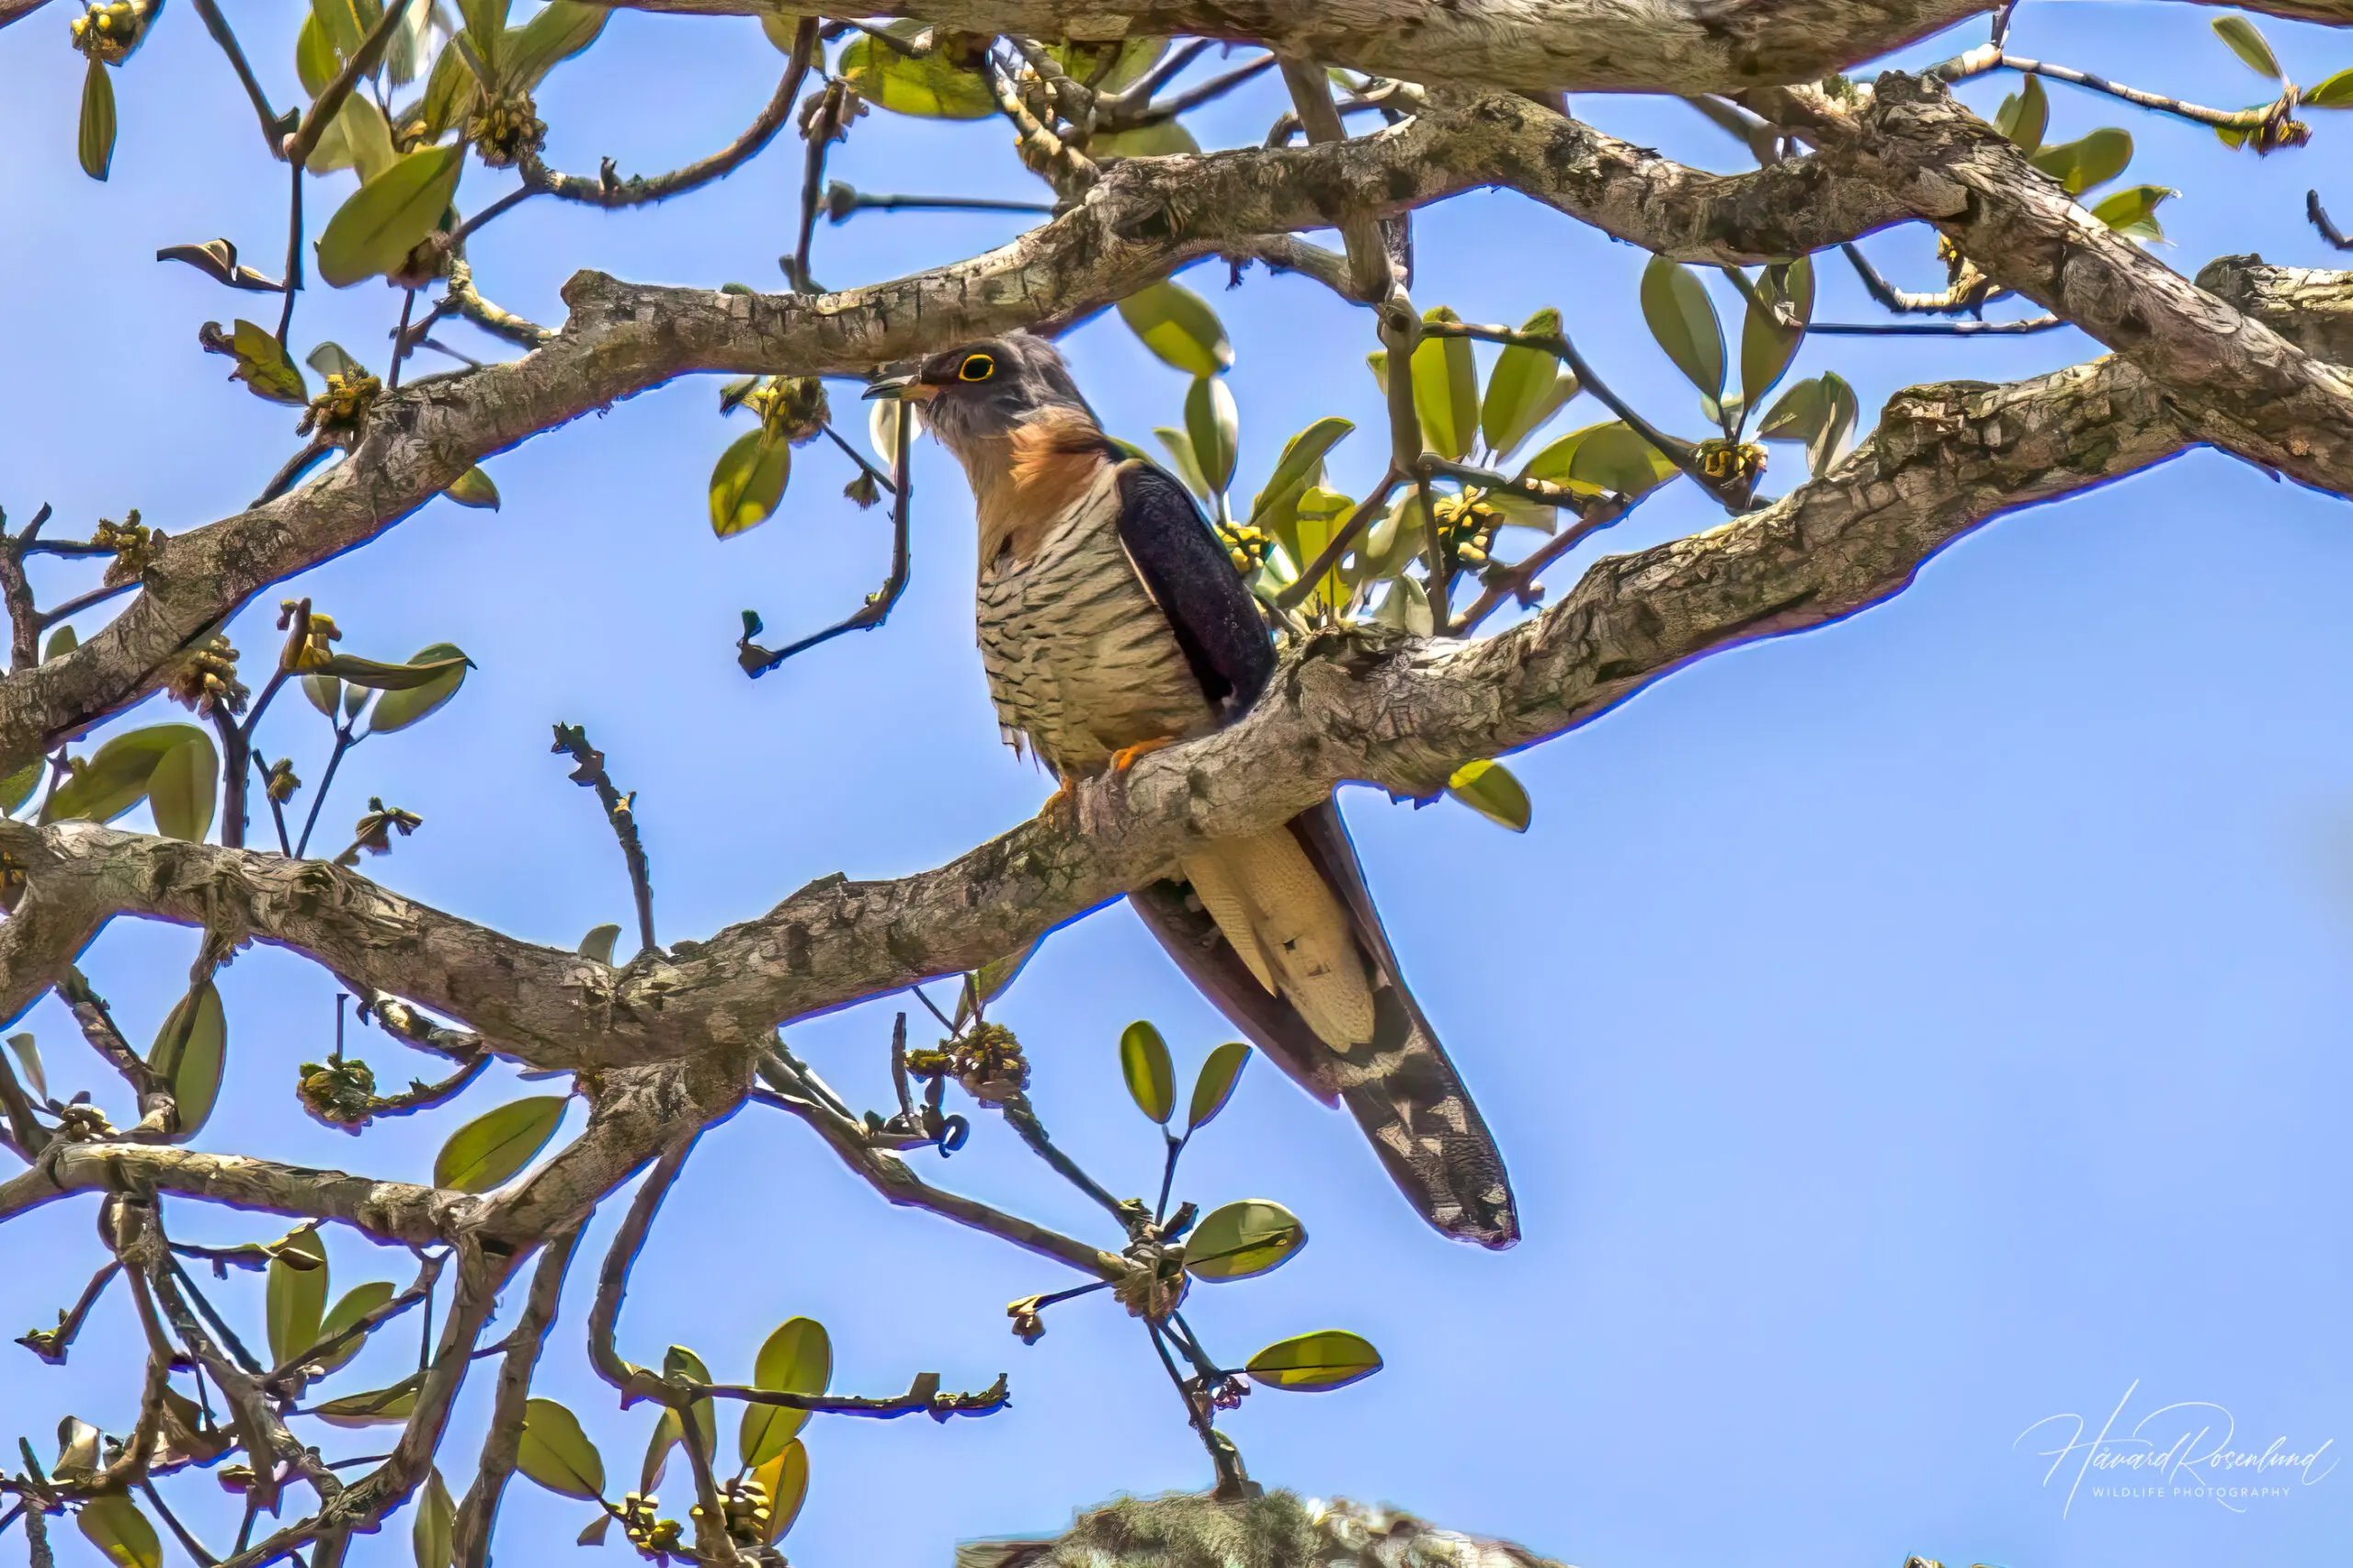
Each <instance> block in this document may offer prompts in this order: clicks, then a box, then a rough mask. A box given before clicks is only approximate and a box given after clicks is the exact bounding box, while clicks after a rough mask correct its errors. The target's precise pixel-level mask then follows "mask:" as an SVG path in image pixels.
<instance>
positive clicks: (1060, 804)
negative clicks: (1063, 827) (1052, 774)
mask: <svg viewBox="0 0 2353 1568" xmlns="http://www.w3.org/2000/svg"><path fill="white" fill-rule="evenodd" d="M1073 788H1074V786H1073V784H1072V781H1071V780H1070V779H1068V778H1065V779H1063V780H1062V781H1061V782H1060V783H1058V784H1056V785H1055V786H1054V792H1053V793H1052V794H1051V795H1049V796H1047V797H1046V803H1045V804H1044V805H1042V806H1040V807H1039V808H1038V815H1039V816H1040V817H1041V818H1042V817H1050V816H1052V815H1053V814H1054V813H1055V812H1058V811H1059V812H1074V811H1076V810H1077V809H1078V801H1077V798H1076V797H1075V796H1074V794H1073V793H1072V790H1073Z"/></svg>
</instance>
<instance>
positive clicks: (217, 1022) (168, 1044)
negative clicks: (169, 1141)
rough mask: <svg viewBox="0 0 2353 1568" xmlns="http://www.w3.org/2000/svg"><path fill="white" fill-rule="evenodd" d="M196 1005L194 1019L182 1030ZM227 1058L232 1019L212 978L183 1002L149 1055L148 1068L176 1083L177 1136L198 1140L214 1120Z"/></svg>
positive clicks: (157, 1035) (167, 1020)
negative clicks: (208, 1124)
mask: <svg viewBox="0 0 2353 1568" xmlns="http://www.w3.org/2000/svg"><path fill="white" fill-rule="evenodd" d="M191 1006H193V1008H194V1014H193V1020H192V1021H190V1022H188V1023H187V1024H186V1025H185V1028H183V1023H182V1020H183V1019H185V1018H188V1017H190V1014H189V1009H190V1007H191ZM228 1054H229V1021H228V1018H227V1017H225V1016H224V1015H223V1014H222V1011H221V993H220V992H219V990H217V989H216V988H215V987H214V986H213V984H212V983H211V982H210V981H209V980H208V981H206V982H205V983H203V984H202V985H200V986H199V987H198V988H197V989H196V991H195V992H194V993H193V994H191V995H188V996H183V997H181V998H180V999H179V1002H178V1003H177V1004H176V1006H174V1007H173V1008H172V1010H171V1012H170V1013H169V1014H168V1015H167V1016H166V1017H165V1019H164V1027H163V1028H160V1029H157V1030H156V1031H155V1043H154V1044H153V1045H152V1046H150V1047H149V1048H148V1051H147V1064H148V1065H149V1066H151V1067H153V1068H154V1069H155V1070H156V1071H157V1072H159V1073H161V1074H164V1076H165V1077H166V1078H168V1079H169V1080H170V1081H171V1085H172V1099H173V1102H174V1103H175V1104H176V1106H177V1108H178V1110H179V1131H178V1133H177V1134H176V1136H178V1137H180V1138H193V1137H195V1136H196V1135H197V1134H198V1133H199V1132H201V1131H203V1130H204V1124H205V1122H207V1121H208V1120H210V1119H211V1116H212V1107H213V1104H214V1102H215V1101H217V1100H219V1099H220V1097H221V1071H222V1064H223V1063H224V1062H226V1061H227V1060H228Z"/></svg>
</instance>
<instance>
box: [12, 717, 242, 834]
mask: <svg viewBox="0 0 2353 1568" xmlns="http://www.w3.org/2000/svg"><path fill="white" fill-rule="evenodd" d="M205 738H207V737H206V736H205V733H204V732H203V731H202V730H199V729H198V728H197V727H196V726H195V725H194V724H151V725H149V726H147V728H145V729H143V730H133V731H131V733H128V734H121V735H117V736H115V737H114V739H112V740H110V741H108V742H107V744H104V745H102V746H100V747H99V748H98V749H97V751H96V752H94V753H92V754H91V756H90V757H89V759H88V760H87V761H85V763H84V764H83V765H82V769H81V771H80V772H78V773H76V774H74V776H73V777H72V778H68V779H67V780H66V781H65V782H64V783H63V784H61V785H59V786H58V787H57V790H56V791H55V792H54V793H53V794H51V796H50V797H49V799H48V800H47V801H43V802H42V804H41V811H40V820H41V821H42V822H43V823H44V824H47V823H52V822H72V821H74V820H76V819H87V820H88V821H91V822H101V823H106V822H112V821H114V819H115V818H117V817H119V816H120V815H122V813H123V812H127V811H129V810H131V807H133V806H135V805H137V804H138V803H139V802H140V801H143V800H145V799H146V798H147V781H148V779H150V778H153V777H154V774H155V765H156V764H157V763H158V762H161V761H162V760H163V759H164V754H165V753H166V752H168V751H170V750H172V749H173V748H174V747H176V746H179V745H183V744H186V743H188V742H189V741H192V740H200V739H205Z"/></svg>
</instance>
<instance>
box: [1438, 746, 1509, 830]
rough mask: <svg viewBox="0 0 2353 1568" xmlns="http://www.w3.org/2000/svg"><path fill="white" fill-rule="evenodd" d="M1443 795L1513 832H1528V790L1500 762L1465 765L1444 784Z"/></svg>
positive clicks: (1457, 769) (1455, 771) (1469, 763)
mask: <svg viewBox="0 0 2353 1568" xmlns="http://www.w3.org/2000/svg"><path fill="white" fill-rule="evenodd" d="M1446 792H1447V793H1448V794H1449V795H1451V796H1453V797H1454V798H1455V799H1456V800H1458V801H1461V802H1462V803H1463V804H1464V805H1466V806H1468V807H1470V808H1471V809H1472V811H1474V812H1478V813H1479V814H1480V815H1481V816H1483V817H1485V818H1486V819H1487V820H1488V821H1489V822H1493V823H1501V824H1503V825H1504V826H1506V827H1507V828H1509V829H1511V830H1512V831H1513V832H1514V833H1526V832H1527V831H1528V814H1529V805H1528V791H1527V790H1523V789H1521V788H1520V784H1519V780H1518V779H1517V778H1513V777H1512V775H1511V770H1510V769H1509V768H1507V767H1505V766H1504V765H1503V764H1502V763H1500V762H1485V761H1482V762H1466V763H1464V764H1463V765H1462V766H1461V767H1458V768H1456V769H1455V770H1454V774H1453V777H1451V778H1449V779H1447V781H1446Z"/></svg>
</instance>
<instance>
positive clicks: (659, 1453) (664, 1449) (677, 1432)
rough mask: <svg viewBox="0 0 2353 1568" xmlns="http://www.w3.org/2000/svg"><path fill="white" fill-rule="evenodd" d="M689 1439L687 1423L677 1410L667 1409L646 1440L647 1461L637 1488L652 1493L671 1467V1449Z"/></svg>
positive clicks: (639, 1475) (639, 1474)
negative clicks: (651, 1435) (652, 1434)
mask: <svg viewBox="0 0 2353 1568" xmlns="http://www.w3.org/2000/svg"><path fill="white" fill-rule="evenodd" d="M686 1440H687V1424H686V1422H685V1421H684V1420H683V1419H682V1418H681V1417H680V1416H679V1415H678V1413H677V1412H676V1411H675V1410H665V1411H663V1412H662V1418H661V1419H660V1420H659V1421H656V1422H655V1423H654V1436H653V1437H650V1438H648V1439H647V1440H646V1444H645V1463H644V1465H643V1467H642V1468H641V1469H640V1470H639V1471H638V1477H637V1489H638V1491H640V1492H641V1493H644V1494H649V1495H650V1494H652V1493H653V1491H654V1488H655V1487H657V1486H659V1485H661V1484H662V1477H663V1476H664V1475H665V1473H667V1471H669V1468H670V1450H671V1449H674V1448H676V1447H677V1446H678V1445H679V1444H680V1443H683V1442H685V1441H686Z"/></svg>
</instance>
